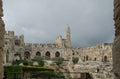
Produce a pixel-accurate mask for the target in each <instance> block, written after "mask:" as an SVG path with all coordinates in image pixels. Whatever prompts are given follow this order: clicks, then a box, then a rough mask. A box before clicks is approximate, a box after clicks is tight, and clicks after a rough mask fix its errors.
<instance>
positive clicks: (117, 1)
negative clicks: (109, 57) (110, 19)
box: [112, 0, 120, 79]
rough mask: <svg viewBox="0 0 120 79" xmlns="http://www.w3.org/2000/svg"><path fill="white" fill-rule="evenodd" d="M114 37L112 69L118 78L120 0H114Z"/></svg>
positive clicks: (119, 59)
mask: <svg viewBox="0 0 120 79" xmlns="http://www.w3.org/2000/svg"><path fill="white" fill-rule="evenodd" d="M114 21H115V39H114V44H113V49H112V52H113V53H112V54H113V71H114V74H115V75H116V77H117V79H120V0H114Z"/></svg>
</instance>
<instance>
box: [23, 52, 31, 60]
mask: <svg viewBox="0 0 120 79" xmlns="http://www.w3.org/2000/svg"><path fill="white" fill-rule="evenodd" d="M24 59H30V52H28V51H26V52H25V53H24Z"/></svg>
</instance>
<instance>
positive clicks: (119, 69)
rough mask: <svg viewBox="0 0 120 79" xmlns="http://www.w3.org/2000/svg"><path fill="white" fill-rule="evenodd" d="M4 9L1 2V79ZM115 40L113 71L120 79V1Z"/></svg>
mask: <svg viewBox="0 0 120 79" xmlns="http://www.w3.org/2000/svg"><path fill="white" fill-rule="evenodd" d="M2 17H3V9H2V0H0V79H2V78H3V66H2V64H3V52H2V51H3V45H4V44H3V43H4V40H3V39H4V33H5V27H4V22H3V20H2ZM114 21H115V39H114V44H113V71H114V73H115V76H116V77H117V79H120V0H114Z"/></svg>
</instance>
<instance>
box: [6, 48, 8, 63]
mask: <svg viewBox="0 0 120 79" xmlns="http://www.w3.org/2000/svg"><path fill="white" fill-rule="evenodd" d="M6 62H7V63H8V62H9V50H7V53H6Z"/></svg>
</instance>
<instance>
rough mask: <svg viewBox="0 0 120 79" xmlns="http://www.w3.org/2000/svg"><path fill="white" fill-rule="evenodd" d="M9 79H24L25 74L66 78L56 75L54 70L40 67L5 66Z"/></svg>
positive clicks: (59, 74) (60, 74)
mask: <svg viewBox="0 0 120 79" xmlns="http://www.w3.org/2000/svg"><path fill="white" fill-rule="evenodd" d="M4 72H5V73H6V74H7V79H23V73H24V72H28V73H30V74H31V77H36V78H37V77H47V78H64V75H63V74H62V73H55V72H54V69H51V68H45V67H38V66H5V67H4Z"/></svg>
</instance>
